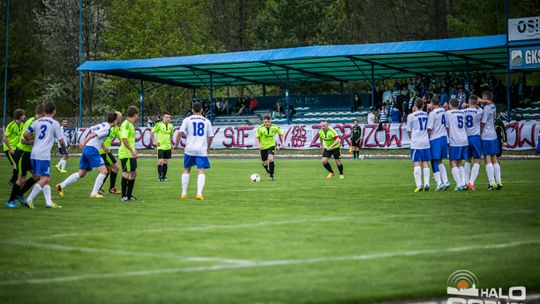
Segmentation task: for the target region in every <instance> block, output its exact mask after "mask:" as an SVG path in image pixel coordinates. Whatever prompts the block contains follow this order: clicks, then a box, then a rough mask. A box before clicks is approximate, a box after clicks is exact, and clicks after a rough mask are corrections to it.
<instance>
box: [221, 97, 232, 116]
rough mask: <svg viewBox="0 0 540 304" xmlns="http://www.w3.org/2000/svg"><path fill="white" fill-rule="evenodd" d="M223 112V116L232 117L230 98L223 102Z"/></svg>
mask: <svg viewBox="0 0 540 304" xmlns="http://www.w3.org/2000/svg"><path fill="white" fill-rule="evenodd" d="M221 109H222V110H221V111H222V112H223V114H226V115H230V114H231V101H230V100H229V98H227V99H225V101H224V102H223V104H222V106H221Z"/></svg>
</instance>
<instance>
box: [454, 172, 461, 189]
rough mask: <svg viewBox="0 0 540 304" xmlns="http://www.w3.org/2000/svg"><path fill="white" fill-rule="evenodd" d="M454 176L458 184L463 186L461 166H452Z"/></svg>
mask: <svg viewBox="0 0 540 304" xmlns="http://www.w3.org/2000/svg"><path fill="white" fill-rule="evenodd" d="M452 176H453V177H454V181H456V186H458V187H459V186H461V180H460V175H459V168H458V167H452Z"/></svg>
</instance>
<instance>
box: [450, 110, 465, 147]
mask: <svg viewBox="0 0 540 304" xmlns="http://www.w3.org/2000/svg"><path fill="white" fill-rule="evenodd" d="M446 124H447V125H448V145H449V146H450V147H464V146H468V145H469V140H468V138H467V131H466V130H465V129H466V127H465V115H464V113H463V110H449V111H446Z"/></svg>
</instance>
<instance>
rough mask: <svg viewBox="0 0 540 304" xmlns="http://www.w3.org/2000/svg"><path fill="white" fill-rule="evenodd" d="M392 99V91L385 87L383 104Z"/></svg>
mask: <svg viewBox="0 0 540 304" xmlns="http://www.w3.org/2000/svg"><path fill="white" fill-rule="evenodd" d="M390 100H392V91H390V90H389V89H388V88H387V87H384V93H383V97H382V102H383V104H385V103H387V102H390Z"/></svg>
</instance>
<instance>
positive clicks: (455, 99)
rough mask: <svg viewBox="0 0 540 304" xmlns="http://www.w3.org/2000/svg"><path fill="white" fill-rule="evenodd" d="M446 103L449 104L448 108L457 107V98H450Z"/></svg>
mask: <svg viewBox="0 0 540 304" xmlns="http://www.w3.org/2000/svg"><path fill="white" fill-rule="evenodd" d="M448 103H449V104H450V109H457V108H458V107H459V100H458V99H457V98H450V101H449V102H448Z"/></svg>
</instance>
